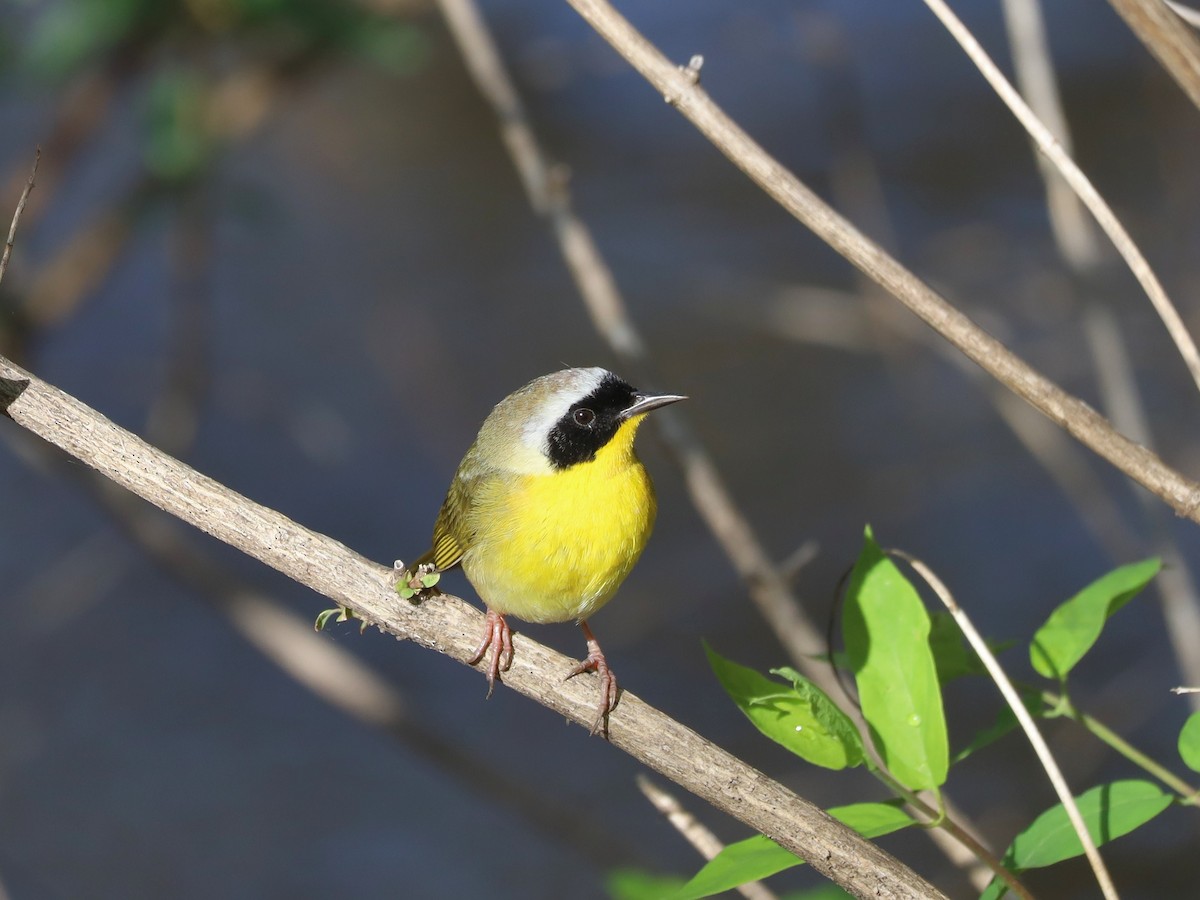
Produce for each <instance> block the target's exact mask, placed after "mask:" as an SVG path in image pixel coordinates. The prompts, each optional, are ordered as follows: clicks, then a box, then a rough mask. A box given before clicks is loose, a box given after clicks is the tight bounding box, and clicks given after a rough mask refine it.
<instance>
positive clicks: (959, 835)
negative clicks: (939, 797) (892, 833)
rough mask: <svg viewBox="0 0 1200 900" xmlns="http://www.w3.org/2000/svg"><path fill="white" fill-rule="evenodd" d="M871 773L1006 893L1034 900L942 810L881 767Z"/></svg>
mask: <svg viewBox="0 0 1200 900" xmlns="http://www.w3.org/2000/svg"><path fill="white" fill-rule="evenodd" d="M871 774H872V775H874V776H875V777H876V778H878V779H879V780H880V781H882V782H883V783H884V784H885V785H887V786H888V788H889V789H890V790H891V791H892V792H893V793H895V794H896V796H898V797H901V798H903V799H904V802H905V803H907V804H908V805H909V806H911V807H912V808H913V809H915V810H917V811H918V812H919V813H921V815H923V816H925V817H927V818H928V820H929V821H928V822H926V823H924V825H925V827H936V828H941V829H943V830H945V831H946V832H947V833H948V834H950V835H952V836H953V837H954V838H955V839H956V840H957V841H958V842H959V843H960V844H962V845H963V846H964V847H966V848H967V849H968V850H970V851H971V852H972V853H973V854H975V857H976V858H977V859H979V860H980V861H981V862H983V864H984V865H985V866H987V867H988V868H989V869H991V870H992V873H993V874H994V875H995V876H996V877H997V878H999V879H1000V880H1001V881H1003V882H1004V883H1005V884H1007V885H1008V888H1009V890H1011V891H1012V892H1013V893H1014V894H1016V895H1017V896H1018V897H1020V898H1021V900H1033V894H1031V893H1029V889H1028V888H1026V887H1025V885H1023V884H1021V882H1020V880H1019V879H1018V878H1017V876H1016V875H1014V874H1013V873H1012V872H1010V871H1009V870H1008V869H1006V868H1005V867H1004V863H1002V862H1001V861H1000V859H999V858H998V857H997V856H996V855H995V854H994V853H992V851H991V850H989V849H988V848H987V847H985V846H983V844H981V843H979V841H977V840H976V839H975V837H974V836H973V835H972V834H971V833H970V832H968V831H966V830H965V829H964V828H962V826H960V825H959V824H958V823H957V822H955V821H954V820H953V819H951V818H950V817H949V816H948V815H946V811H945V810H944V809H934V808H933V807H932V806H930V805H929V804H928V803H926V802H925V801H924V800H922V799H921V798H920V797H919V796H917V794H916V793H914V792H913V791H910V790H909V789H908V788H906V787H905V786H904V785H902V784H901V783H900V782H899V781H897V780H896V779H895V778H893V777H892V775H891V774H890V773H889V772H887V771H885V770H884V769H883V768H882V767H881V766H872V767H871Z"/></svg>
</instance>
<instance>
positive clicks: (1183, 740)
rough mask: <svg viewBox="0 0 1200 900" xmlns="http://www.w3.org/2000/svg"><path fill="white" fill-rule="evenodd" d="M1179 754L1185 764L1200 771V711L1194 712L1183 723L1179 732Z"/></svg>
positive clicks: (1193, 769)
mask: <svg viewBox="0 0 1200 900" xmlns="http://www.w3.org/2000/svg"><path fill="white" fill-rule="evenodd" d="M1179 755H1180V756H1181V757H1183V762H1184V764H1185V765H1186V766H1187V767H1188V768H1189V769H1191V770H1192V771H1194V772H1200V712H1194V713H1192V714H1191V715H1190V716H1188V720H1187V721H1186V722H1184V723H1183V730H1182V731H1180V732H1179Z"/></svg>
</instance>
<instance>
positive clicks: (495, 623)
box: [467, 609, 513, 699]
mask: <svg viewBox="0 0 1200 900" xmlns="http://www.w3.org/2000/svg"><path fill="white" fill-rule="evenodd" d="M488 648H491V651H492V661H491V662H490V663H489V664H488V668H487V682H488V692H487V695H488V698H489V699H490V698H491V696H492V691H493V690H495V688H496V682H497V681H498V680H499V678H500V673H501V672H507V671H508V670H509V669H510V668H512V659H513V645H512V629H510V628H509V627H508V622H507V621H505V619H504V616H503V615H501V614H500V613H498V612H496V611H495V610H494V609H489V610H488V611H487V624H486V625H485V626H484V628H483V640H481V641H480V642H479V646H478V647H476V648H475V655H474V656H472V657H471V658H470V659H469V660H467V664H468V665H472V666H473V665H476V664H477V663H478V662H479V661H480V660H481V659H483V657H484V655H486V654H487V652H488Z"/></svg>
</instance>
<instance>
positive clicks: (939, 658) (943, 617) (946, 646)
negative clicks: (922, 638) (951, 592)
mask: <svg viewBox="0 0 1200 900" xmlns="http://www.w3.org/2000/svg"><path fill="white" fill-rule="evenodd" d="M929 624H930V628H929V650H930V652H931V653H932V654H933V663H934V665H935V666H936V667H937V676H938V682H939V683H940V684H946V683H947V682H949V681H953V680H954V679H955V678H961V677H962V676H963V675H978V674H979V673H980V672H981V671H983V663H981V662H980V661H979V657H978V656H977V655H976V654H975V651H973V650H972V649H971V648H970V647H968V646H967V644H966V641H964V640H963V635H962V631H961V629H959V627H958V625H957V624H956V623H955V621H954V616H952V615H950V613H948V612H946V610H944V609H939V610H937V611H935V612H933V613H931V614H930V616H929Z"/></svg>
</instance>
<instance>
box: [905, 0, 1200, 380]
mask: <svg viewBox="0 0 1200 900" xmlns="http://www.w3.org/2000/svg"><path fill="white" fill-rule="evenodd" d="M925 5H926V6H928V7H929V8H930V10H932V11H933V14H934V15H936V16H937V17H938V19H939V20H940V21H941V23H942V24H943V25H945V26H946V29H947V30H948V31H949V32H950V34H951V35H952V36H953V37H954V39H955V40H956V41H958V43H959V46H961V47H962V48H963V51H964V52H965V53H966V54H967V56H968V57H970V59H971V62H973V63H975V65H976V67H977V68H978V69H979V71H980V73H982V75H983V77H984V78H985V79H986V80H987V83H988V84H989V85H991V87H992V90H994V91H995V92H996V94H997V95H999V97H1000V99H1001V100H1003V101H1004V104H1005V105H1006V106H1007V107H1008V108H1009V109H1010V110H1011V111H1012V113H1013V115H1015V116H1016V117H1017V120H1018V121H1019V122H1020V123H1021V125H1023V126H1024V127H1025V130H1026V131H1027V132H1029V135H1030V137H1032V138H1033V139H1034V141H1035V142H1036V143H1037V146H1038V149H1039V150H1041V151H1042V153H1043V154H1044V155H1045V157H1046V158H1047V159H1049V160H1050V162H1052V163H1053V164H1054V166H1055V168H1057V169H1058V171H1059V172H1061V173H1062V176H1063V178H1065V179H1066V181H1067V184H1069V185H1070V186H1071V188H1072V189H1073V190H1074V191H1075V193H1077V194H1078V195H1079V198H1080V199H1081V200H1082V201H1083V203H1084V205H1085V206H1087V208H1088V209H1089V210H1090V211H1091V213H1092V215H1093V216H1094V217H1095V219H1096V221H1097V222H1098V223H1099V225H1100V227H1101V228H1103V229H1104V232H1105V234H1107V235H1108V237H1109V239H1110V240H1111V241H1112V242H1113V246H1114V247H1116V248H1117V252H1118V253H1120V254H1121V257H1122V258H1123V259H1124V260H1125V263H1126V264H1127V265H1128V266H1129V269H1130V271H1131V272H1133V275H1134V277H1135V278H1137V280H1138V283H1140V284H1141V286H1142V290H1144V291H1145V292H1146V296H1148V297H1149V298H1150V302H1151V303H1152V304H1153V305H1154V309H1155V311H1156V312H1157V313H1158V316H1159V318H1160V319H1162V322H1163V325H1165V326H1166V329H1167V333H1168V334H1169V335H1170V337H1171V340H1172V341H1174V342H1175V347H1176V349H1177V350H1178V351H1179V355H1180V356H1181V357H1183V361H1184V364H1185V365H1187V367H1188V371H1189V372H1191V373H1192V380H1193V381H1194V382H1195V383H1196V388H1197V390H1200V350H1198V349H1197V348H1196V342H1195V341H1194V340H1192V336H1191V334H1190V333H1189V332H1188V330H1187V326H1186V325H1185V324H1184V323H1183V319H1182V317H1180V315H1179V311H1178V310H1177V309H1175V305H1174V304H1173V303H1172V302H1171V298H1170V297H1168V296H1167V292H1166V291H1165V290H1164V289H1163V286H1162V284H1161V283H1160V282H1159V280H1158V276H1157V275H1155V274H1154V270H1153V269H1151V268H1150V263H1149V262H1147V261H1146V258H1145V256H1143V255H1142V251H1141V250H1140V249H1138V246H1137V244H1135V243H1134V241H1133V238H1132V237H1130V236H1129V232H1127V231H1126V230H1125V226H1123V225H1122V224H1121V221H1120V220H1119V219H1118V218H1117V217H1116V215H1115V214H1114V213H1113V211H1112V209H1111V208H1110V207H1109V205H1108V204H1107V203H1106V202H1105V201H1104V198H1103V197H1101V196H1100V193H1099V192H1098V191H1097V190H1096V188H1095V187H1094V186H1093V185H1092V182H1091V181H1090V180H1089V179H1088V177H1087V176H1086V175H1084V174H1083V170H1082V169H1080V168H1079V166H1078V165H1076V164H1075V161H1074V160H1073V159H1071V156H1070V154H1068V153H1067V151H1066V150H1064V149H1063V146H1062V144H1061V143H1059V141H1058V140H1056V139H1055V137H1054V135H1053V134H1051V132H1050V130H1049V129H1048V128H1047V127H1046V125H1045V124H1044V123H1043V122H1042V121H1041V119H1039V118H1038V117H1037V115H1035V114H1034V112H1033V110H1032V109H1030V108H1029V104H1027V103H1026V102H1025V101H1024V99H1022V97H1021V95H1020V94H1019V93H1017V90H1016V88H1014V87H1013V86H1012V84H1010V83H1009V81H1008V79H1007V78H1005V77H1004V74H1003V73H1002V72H1001V71H1000V69H999V68H998V67H997V66H996V64H995V63H994V62H992V59H991V57H990V56H988V55H987V52H986V51H985V50H984V49H983V47H981V46H980V45H979V42H978V41H977V40H975V36H974V35H973V34H971V32H970V31H969V30H968V29H967V27H966V26H965V25H964V24H963V23H962V21H961V20H960V19H959V18H958V16H956V15H955V14H954V13H953V12H952V11H951V9H950V7H949V6H947V5H946V3H945V0H925Z"/></svg>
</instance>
